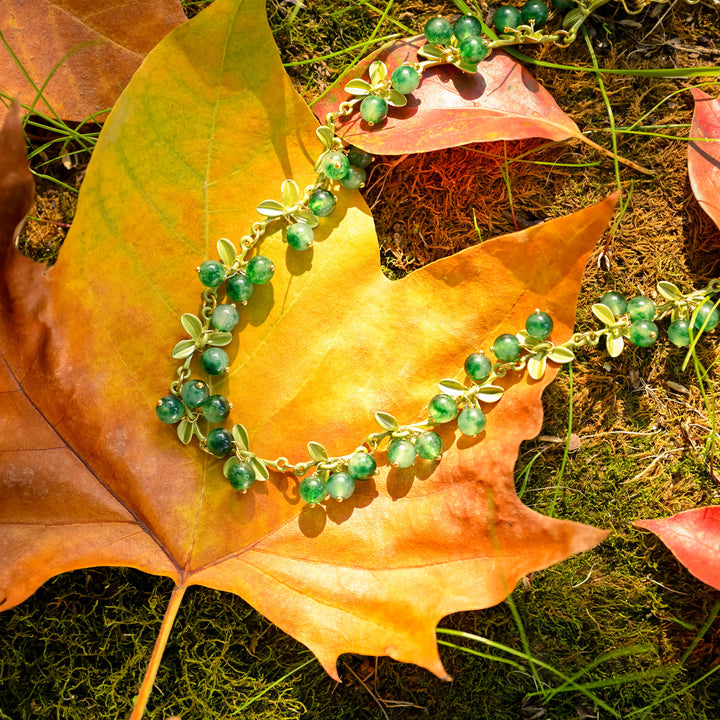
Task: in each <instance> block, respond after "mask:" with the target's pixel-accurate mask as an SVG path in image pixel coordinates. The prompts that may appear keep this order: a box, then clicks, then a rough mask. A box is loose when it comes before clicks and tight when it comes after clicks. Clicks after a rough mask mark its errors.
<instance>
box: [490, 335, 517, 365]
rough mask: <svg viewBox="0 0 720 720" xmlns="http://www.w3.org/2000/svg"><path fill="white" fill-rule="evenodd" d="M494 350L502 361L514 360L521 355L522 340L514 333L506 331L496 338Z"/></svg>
mask: <svg viewBox="0 0 720 720" xmlns="http://www.w3.org/2000/svg"><path fill="white" fill-rule="evenodd" d="M492 351H493V352H494V353H495V357H496V358H497V359H498V360H500V362H514V361H515V360H517V359H518V358H519V357H520V341H519V340H518V339H517V338H516V337H515V336H514V335H511V334H510V333H504V334H503V335H499V336H498V337H496V338H495V342H494V343H493V346H492Z"/></svg>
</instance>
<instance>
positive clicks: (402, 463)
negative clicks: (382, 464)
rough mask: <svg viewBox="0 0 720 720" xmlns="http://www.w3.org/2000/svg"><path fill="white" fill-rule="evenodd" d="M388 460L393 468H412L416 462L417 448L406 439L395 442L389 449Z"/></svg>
mask: <svg viewBox="0 0 720 720" xmlns="http://www.w3.org/2000/svg"><path fill="white" fill-rule="evenodd" d="M388 460H389V461H390V464H391V465H392V466H393V467H397V468H406V467H410V466H411V465H412V464H413V463H414V462H415V446H414V445H413V444H412V443H411V442H410V441H409V440H406V439H405V438H400V439H399V440H394V441H393V442H391V443H390V446H389V447H388Z"/></svg>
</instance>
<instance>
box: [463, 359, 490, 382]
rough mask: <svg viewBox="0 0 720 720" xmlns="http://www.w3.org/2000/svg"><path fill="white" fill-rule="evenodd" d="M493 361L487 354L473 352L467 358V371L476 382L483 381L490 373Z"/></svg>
mask: <svg viewBox="0 0 720 720" xmlns="http://www.w3.org/2000/svg"><path fill="white" fill-rule="evenodd" d="M491 370H492V363H491V362H490V358H489V357H487V355H484V354H483V353H481V352H477V353H473V354H472V355H468V356H467V357H466V358H465V372H466V373H467V374H468V377H469V378H470V379H471V380H473V381H474V382H476V383H481V382H483V381H484V380H487V378H488V377H489V375H490V371H491Z"/></svg>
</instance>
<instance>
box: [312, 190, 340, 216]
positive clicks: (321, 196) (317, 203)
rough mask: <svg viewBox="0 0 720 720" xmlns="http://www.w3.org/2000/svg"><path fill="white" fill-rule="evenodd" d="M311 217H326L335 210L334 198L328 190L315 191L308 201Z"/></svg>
mask: <svg viewBox="0 0 720 720" xmlns="http://www.w3.org/2000/svg"><path fill="white" fill-rule="evenodd" d="M308 207H309V208H310V212H311V213H312V214H313V215H317V216H318V217H327V216H328V215H330V214H331V213H332V211H333V210H334V209H335V196H334V195H333V194H332V193H331V192H329V191H328V190H316V191H315V192H314V193H313V194H312V195H311V196H310V199H309V200H308Z"/></svg>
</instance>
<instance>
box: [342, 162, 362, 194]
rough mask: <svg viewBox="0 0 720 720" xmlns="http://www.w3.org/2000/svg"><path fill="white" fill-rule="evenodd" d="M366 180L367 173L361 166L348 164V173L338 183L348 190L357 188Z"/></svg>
mask: <svg viewBox="0 0 720 720" xmlns="http://www.w3.org/2000/svg"><path fill="white" fill-rule="evenodd" d="M366 180H367V173H366V172H365V171H364V170H363V169H362V168H361V167H355V165H351V166H350V170H349V171H348V174H347V175H346V176H345V177H344V178H343V179H342V180H341V181H340V184H341V185H342V186H343V187H344V188H347V189H348V190H359V189H360V188H361V187H362V186H363V185H364V184H365V181H366Z"/></svg>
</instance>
